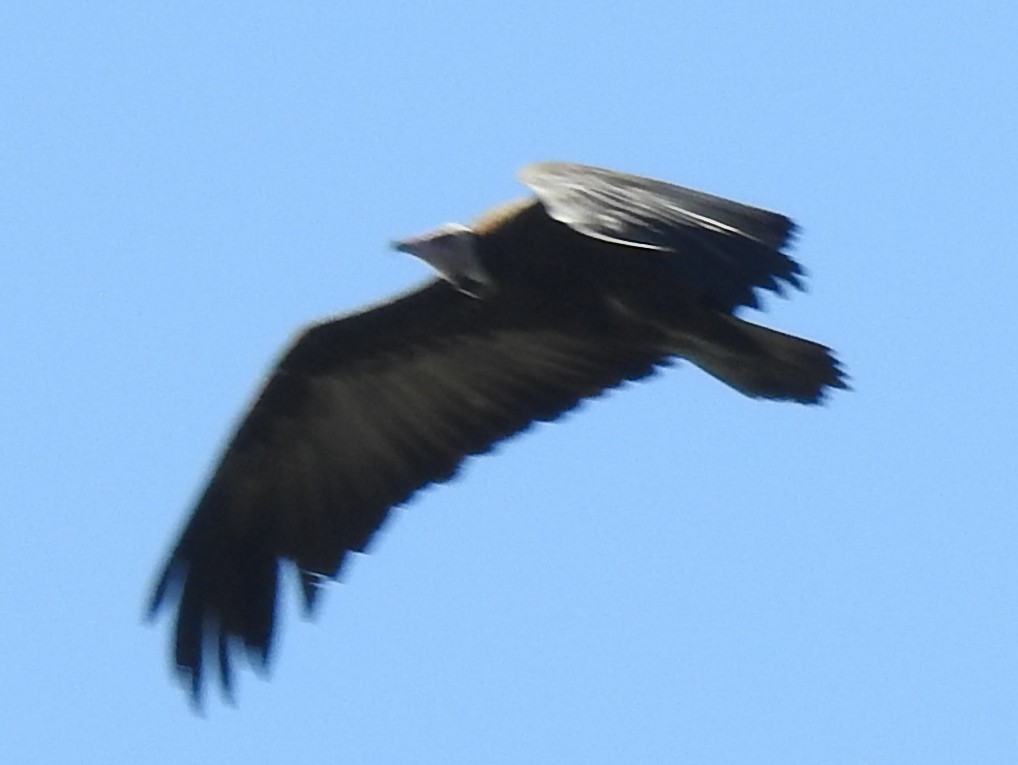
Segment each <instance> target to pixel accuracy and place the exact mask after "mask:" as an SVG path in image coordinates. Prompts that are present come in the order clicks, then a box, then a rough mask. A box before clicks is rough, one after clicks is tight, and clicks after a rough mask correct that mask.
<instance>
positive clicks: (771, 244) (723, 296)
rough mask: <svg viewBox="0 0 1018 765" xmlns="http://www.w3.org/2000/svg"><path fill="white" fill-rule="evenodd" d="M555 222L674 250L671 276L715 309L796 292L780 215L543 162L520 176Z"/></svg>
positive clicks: (796, 271) (795, 270) (788, 225)
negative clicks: (757, 292) (771, 293)
mask: <svg viewBox="0 0 1018 765" xmlns="http://www.w3.org/2000/svg"><path fill="white" fill-rule="evenodd" d="M520 180H521V181H523V183H525V184H526V185H527V186H529V187H530V188H531V189H532V190H533V191H534V193H535V194H536V195H537V197H538V199H540V201H541V202H542V204H543V205H544V206H545V208H546V209H547V211H548V214H549V215H550V216H551V217H552V218H554V219H555V220H557V221H559V222H561V223H564V224H566V225H567V226H569V227H570V228H572V229H574V230H576V231H579V232H580V233H582V234H585V235H587V236H590V237H593V238H595V239H601V240H604V241H607V242H612V243H615V244H624V245H629V246H632V247H637V248H642V249H651V250H660V251H665V252H675V253H677V254H679V255H680V256H681V257H679V258H675V259H674V262H673V264H672V265H673V267H674V269H675V272H676V273H677V274H678V275H679V276H680V277H681V278H682V279H683V280H684V281H685V283H686V284H687V285H688V286H689V287H691V288H694V289H697V290H698V291H700V293H701V294H702V295H703V296H704V297H705V298H706V299H708V300H709V301H710V302H711V304H712V305H713V307H715V308H717V309H718V310H724V311H730V310H732V309H733V308H735V307H736V306H739V305H746V306H751V307H756V305H757V301H756V297H755V296H754V294H753V290H754V288H757V287H760V288H764V289H770V290H775V291H778V292H780V291H781V287H782V285H781V283H782V282H785V283H787V284H790V285H792V286H794V287H796V288H799V289H801V288H802V284H801V280H800V279H799V276H800V275H802V274H803V270H802V268H801V267H800V266H799V264H798V263H796V262H795V261H794V260H792V259H791V258H790V257H789V256H788V255H786V254H785V253H784V252H782V248H783V247H785V245H786V244H787V243H788V241H789V239H790V238H791V236H792V233H793V231H794V227H795V226H794V224H793V223H792V221H791V220H789V219H788V218H786V217H785V216H783V215H779V214H777V213H773V212H768V211H766V210H760V209H757V208H755V207H749V206H747V205H742V204H739V203H738V202H732V201H730V200H727V199H722V198H721V197H716V196H713V195H711V194H705V193H703V192H701V191H694V190H693V189H687V188H683V187H682V186H675V185H672V184H670V183H664V182H662V181H656V180H652V179H650V178H641V177H640V176H636V175H627V174H625V173H617V172H614V171H612V170H605V169H602V168H597V167H588V166H585V165H575V164H569V163H564V162H542V163H538V164H533V165H528V166H526V167H524V168H523V169H522V170H521V171H520Z"/></svg>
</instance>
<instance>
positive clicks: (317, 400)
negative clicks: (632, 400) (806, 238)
mask: <svg viewBox="0 0 1018 765" xmlns="http://www.w3.org/2000/svg"><path fill="white" fill-rule="evenodd" d="M522 175H523V178H524V180H525V182H526V183H527V184H528V185H530V186H531V187H532V188H533V189H534V190H535V191H536V193H537V196H536V197H530V198H527V199H523V200H520V201H517V202H512V203H509V204H507V205H502V206H500V207H498V208H496V209H494V210H492V211H491V212H489V213H487V214H485V215H483V216H482V217H480V218H479V219H478V220H476V221H475V222H474V223H473V225H472V226H470V227H469V228H468V227H465V226H456V225H450V226H445V227H442V228H441V229H438V230H436V232H433V233H431V234H427V235H424V236H422V237H418V238H416V239H412V240H405V241H404V242H402V243H400V245H399V248H400V249H403V250H405V251H408V252H411V253H413V254H415V255H418V256H419V257H421V258H422V259H424V260H426V261H427V262H429V263H430V264H432V265H433V266H435V268H436V270H438V271H439V273H440V274H441V277H442V278H438V279H434V280H432V281H430V282H428V283H427V284H425V285H423V286H421V287H420V288H418V289H416V290H413V291H410V292H408V293H406V294H404V295H402V296H399V297H397V298H395V299H393V300H391V301H389V302H387V303H383V304H380V305H378V306H375V307H372V308H368V309H366V310H364V311H360V312H357V313H354V314H351V315H348V316H345V317H341V318H339V319H333V320H330V321H326V322H324V323H321V324H316V325H312V326H311V327H309V328H308V329H306V330H305V331H303V332H302V333H301V334H300V335H299V336H298V337H297V339H296V341H295V342H294V343H293V344H292V345H291V347H290V348H289V350H288V351H287V352H286V353H285V354H284V356H283V357H282V359H281V361H280V362H279V364H278V366H277V367H276V369H275V370H274V371H273V372H272V374H271V375H270V377H269V379H268V381H267V382H266V384H265V387H264V388H263V390H262V391H261V393H260V395H259V396H258V398H257V399H256V401H255V403H254V404H253V406H252V407H251V409H250V411H249V412H248V413H247V415H246V416H245V417H244V418H243V420H242V421H241V424H240V426H239V428H238V430H237V432H236V434H235V435H234V438H233V440H232V442H231V443H230V445H229V446H228V448H227V450H226V452H225V453H224V455H223V457H222V460H221V462H220V464H219V466H218V468H217V469H216V471H215V473H214V474H213V477H212V479H211V480H210V482H209V484H208V486H207V488H206V490H205V492H204V494H203V495H202V497H201V499H200V500H199V502H198V504H197V506H196V508H195V511H194V513H193V515H192V516H191V519H190V521H189V522H188V524H187V526H186V527H185V530H184V532H183V534H182V536H181V539H180V540H179V542H178V543H177V546H176V547H175V549H174V551H173V553H172V555H171V557H170V560H169V562H168V563H167V565H166V568H165V570H164V572H163V575H162V577H161V579H160V582H159V584H158V586H157V589H156V592H155V595H154V597H153V603H152V609H153V611H154V610H155V609H157V608H158V607H159V605H160V604H161V603H163V602H164V601H165V600H166V598H168V597H170V596H171V595H176V596H177V597H179V611H178V615H177V631H176V656H175V658H176V663H177V665H178V667H179V668H180V669H181V670H182V671H183V672H184V673H185V674H186V675H187V676H188V678H189V680H190V682H191V685H192V690H193V693H194V695H195V697H196V698H197V697H198V696H199V694H200V692H201V688H202V681H203V679H204V670H205V667H206V664H207V662H208V661H210V660H211V661H212V662H213V663H214V664H217V665H218V668H219V671H220V677H221V680H222V683H223V685H224V687H225V688H226V689H227V690H229V688H230V684H231V679H230V658H231V655H232V652H233V651H234V649H235V648H236V647H237V645H236V644H237V643H240V644H243V645H244V646H246V647H247V649H249V650H250V651H251V652H253V653H254V655H256V656H260V657H261V660H262V661H264V660H265V659H266V658H267V656H268V651H269V648H270V646H271V642H272V628H273V624H274V619H275V601H276V592H277V579H278V575H279V566H280V563H281V562H283V561H292V562H293V563H294V564H296V566H297V569H298V571H299V572H300V576H301V581H302V582H303V584H304V592H305V598H306V603H307V605H308V606H309V607H310V606H312V605H313V604H314V602H315V597H316V593H317V592H318V585H319V583H320V581H321V580H322V579H328V578H334V577H337V576H338V575H339V573H340V568H341V567H342V565H343V563H344V561H345V559H346V557H347V555H348V553H349V552H351V551H363V550H364V549H365V547H366V546H367V544H368V542H369V540H370V538H371V535H372V534H373V533H374V531H375V530H377V529H378V527H379V526H380V525H381V523H382V522H383V520H384V518H385V516H386V515H387V514H388V512H389V511H390V509H391V508H392V507H394V506H395V505H398V504H400V503H402V502H404V501H406V500H407V499H408V498H409V497H410V496H411V495H412V494H413V493H414V492H415V491H417V490H418V489H420V488H421V487H423V486H425V485H427V484H429V483H434V482H440V481H444V480H447V479H448V478H450V477H451V476H452V475H453V474H454V473H455V472H456V470H457V468H458V467H459V465H460V464H461V462H462V461H463V459H464V458H465V457H467V456H469V455H471V454H477V453H481V452H484V451H486V450H488V449H489V448H490V447H491V446H492V445H493V444H494V443H496V442H497V441H499V440H501V439H504V438H507V437H509V436H511V435H513V434H514V433H517V432H519V431H520V430H522V429H524V428H526V427H527V426H528V425H529V424H530V423H532V422H534V421H540V420H552V419H555V418H556V417H558V416H559V415H560V414H561V413H562V412H564V411H566V410H568V409H570V408H572V407H573V406H575V405H576V404H577V403H578V402H579V401H580V400H582V399H583V398H586V397H589V396H592V395H595V394H597V393H599V392H601V391H603V390H605V389H606V388H610V387H613V386H615V385H618V384H619V383H621V382H623V381H625V380H636V379H640V378H642V377H645V376H646V375H648V374H650V373H651V372H652V371H653V370H654V369H655V368H656V367H657V366H660V365H664V364H667V363H669V362H670V361H672V360H673V359H675V358H685V359H687V360H689V361H692V362H693V363H694V364H696V365H698V366H700V367H701V368H703V369H704V370H705V371H707V372H708V373H710V374H712V375H714V376H715V377H717V378H719V379H720V380H722V381H724V382H726V383H727V384H728V385H730V386H732V387H734V388H736V389H737V390H739V391H740V392H742V393H744V394H746V395H749V396H757V397H765V398H772V399H787V400H793V401H798V402H802V403H814V402H817V401H819V400H820V399H821V397H822V395H823V393H824V391H825V389H826V388H829V387H830V388H843V387H846V386H845V382H844V379H843V376H842V374H841V372H840V370H839V368H838V365H837V363H836V362H835V361H834V359H833V358H832V356H831V355H830V353H829V350H828V349H827V348H826V347H825V346H822V345H819V344H817V343H813V342H811V341H808V340H803V339H800V338H796V337H792V336H790V335H785V334H782V333H780V332H776V331H775V330H771V329H767V328H764V327H760V326H758V325H754V324H751V323H748V322H746V321H744V320H742V319H740V318H737V317H735V316H733V315H732V312H733V311H734V310H735V309H736V308H737V307H739V306H741V305H748V306H755V305H756V298H755V295H754V289H756V288H766V289H780V286H781V283H782V282H784V283H787V284H791V285H793V286H800V285H799V278H798V276H799V273H800V269H799V267H798V265H797V264H796V263H795V262H794V261H793V260H791V258H789V257H788V256H787V255H786V254H784V252H783V251H782V248H783V247H784V246H785V244H786V241H787V238H788V236H789V234H790V232H791V230H792V224H791V222H790V221H789V220H788V219H787V218H785V217H784V216H780V215H777V214H775V213H769V212H766V211H762V210H757V209H755V208H750V207H746V206H743V205H739V204H737V203H734V202H729V201H727V200H723V199H720V198H717V197H712V196H709V195H705V194H701V193H700V192H695V191H691V190H688V189H682V188H680V187H676V186H671V185H668V184H664V183H662V182H659V181H651V180H649V179H643V178H638V177H636V176H628V175H623V174H618V173H613V172H611V171H607V170H600V169H596V168H587V167H582V166H578V165H567V164H558V163H554V164H552V163H548V164H542V165H532V166H530V167H528V168H526V169H525V170H524V171H523V174H522ZM178 588H179V591H178Z"/></svg>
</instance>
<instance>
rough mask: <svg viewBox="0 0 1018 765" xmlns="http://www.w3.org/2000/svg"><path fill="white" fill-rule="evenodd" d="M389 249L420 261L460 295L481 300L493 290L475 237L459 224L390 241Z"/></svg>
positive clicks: (446, 225)
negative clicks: (462, 293) (464, 294)
mask: <svg viewBox="0 0 1018 765" xmlns="http://www.w3.org/2000/svg"><path fill="white" fill-rule="evenodd" d="M391 244H392V248H393V249H395V250H399V251H400V252H406V253H408V254H410V255H413V256H414V257H415V258H420V259H421V260H423V261H424V262H425V263H427V264H428V265H429V266H431V267H432V268H434V269H435V270H436V271H437V272H438V273H439V275H440V276H441V277H442V278H443V279H446V280H447V281H448V282H450V283H451V284H452V285H453V286H454V287H456V289H458V290H460V292H464V293H466V294H467V295H470V296H471V297H475V298H483V297H486V296H487V295H489V294H490V293H491V292H492V291H494V289H495V282H494V280H493V279H492V278H491V274H489V273H488V271H487V270H486V269H485V268H484V265H483V264H482V263H481V258H480V255H479V253H478V251H477V250H478V247H477V235H476V234H475V233H474V232H473V231H472V230H471V229H470V228H468V227H467V226H464V225H462V224H460V223H446V224H445V225H444V226H439V227H438V228H436V229H434V230H432V231H429V232H427V233H426V234H421V235H420V236H414V237H410V238H409V239H397V240H395V241H393V242H392V243H391Z"/></svg>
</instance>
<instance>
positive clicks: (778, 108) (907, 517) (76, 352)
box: [0, 0, 1018, 765]
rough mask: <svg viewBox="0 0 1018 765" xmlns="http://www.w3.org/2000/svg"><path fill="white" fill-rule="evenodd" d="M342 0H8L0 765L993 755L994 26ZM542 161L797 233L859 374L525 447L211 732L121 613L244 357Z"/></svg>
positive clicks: (999, 236)
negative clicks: (625, 179) (789, 223)
mask: <svg viewBox="0 0 1018 765" xmlns="http://www.w3.org/2000/svg"><path fill="white" fill-rule="evenodd" d="M210 5H211V6H212V8H210V7H209V6H210ZM350 5H351V4H341V3H325V2H320V3H311V4H295V3H260V2H254V3H252V2H245V3H226V2H224V3H213V4H209V3H193V2H182V3H172V4H168V3H142V4H138V3H105V2H98V3H59V2H52V3H50V2H33V3H27V2H26V3H9V4H6V5H5V8H4V10H3V11H2V12H0V73H2V74H0V351H2V353H3V373H2V375H0V402H2V404H0V407H2V411H3V420H2V426H0V458H2V459H0V464H2V465H3V480H2V482H0V504H2V515H0V616H2V623H3V629H2V630H0V656H3V660H2V662H0V720H2V722H0V729H2V730H0V760H2V761H3V762H10V763H19V765H20V764H23V763H59V762H75V763H117V762H145V763H157V764H158V763H180V762H240V761H244V762H268V761H275V762H301V761H328V762H342V763H415V764H418V765H421V764H425V763H451V762H463V763H519V762H532V763H567V762H583V763H620V762H647V763H652V762H684V763H685V762H688V763H754V764H756V763H781V764H782V765H793V764H796V763H810V764H815V763H824V764H825V765H836V764H840V763H846V764H853V765H854V764H857V763H867V764H872V763H895V764H900V763H923V764H924V765H930V764H931V763H983V764H985V763H1014V762H1018V512H1016V507H1015V504H1016V496H1018V481H1016V476H1015V454H1016V446H1018V443H1016V442H1018V437H1016V428H1015V422H1016V414H1018V405H1016V403H1015V401H1016V393H1015V391H1016V387H1018V361H1016V356H1018V344H1016V342H1015V332H1016V328H1018V307H1016V302H1015V285H1016V284H1018V265H1016V264H1018V253H1016V248H1015V242H1016V241H1018V231H1016V204H1018V127H1016V125H1018V85H1016V82H1018V43H1016V41H1018V6H1016V5H1015V4H1014V3H1013V2H983V3H978V2H976V3H971V4H958V3H941V2H934V3H928V2H923V3H920V2H913V3H908V2H902V3H884V2H857V3H816V2H794V1H790V2H777V3H731V2H727V3H726V2H717V0H711V1H710V2H672V1H671V0H668V1H667V2H664V1H662V2H647V3H632V2H631V3H596V2H594V3H592V2H586V3H579V2H549V0H542V1H541V2H519V3H474V4H467V3H462V2H420V3H410V2H400V3H396V2H385V1H383V0H377V1H376V2H373V3H363V4H359V5H358V7H357V8H354V9H350ZM541 159H562V160H572V161H579V162H587V163H593V164H599V165H604V166H608V167H614V168H617V169H621V170H627V171H631V172H637V173H642V174H649V175H653V176H656V177H660V178H664V179H668V180H672V181H675V182H678V183H683V184H686V185H691V186H695V187H699V188H703V189H706V190H709V191H712V192H715V193H718V194H721V195H724V196H728V197H732V198H735V199H739V200H742V201H745V202H749V203H754V204H758V205H761V206H765V207H769V208H772V209H776V210H779V211H782V212H785V213H787V214H789V215H791V216H792V217H794V218H795V219H796V220H797V221H798V222H799V223H800V224H801V225H802V227H803V230H802V236H801V237H800V238H799V241H798V244H797V248H796V254H797V256H798V258H799V259H800V260H801V261H802V262H803V263H804V264H806V266H807V267H808V268H809V269H810V272H811V275H812V280H811V289H810V292H809V293H808V294H802V295H796V296H794V299H792V300H789V301H783V300H780V299H777V298H775V299H769V300H768V301H767V305H768V308H769V311H768V313H767V314H757V316H758V317H759V318H760V319H761V320H762V321H764V322H767V323H770V324H772V325H774V326H777V327H780V328H782V329H785V330H788V331H792V332H796V333H800V334H803V335H806V336H808V337H813V338H816V339H819V340H822V341H824V342H826V343H828V344H830V345H832V346H833V347H835V348H836V349H837V351H838V352H839V354H840V356H841V357H842V358H843V359H844V361H845V362H846V364H847V366H848V369H849V371H850V372H851V374H852V376H853V379H854V383H855V386H856V390H855V391H854V392H853V393H850V394H837V395H835V396H834V397H833V399H832V401H831V402H830V404H829V405H828V406H827V407H824V408H805V407H796V406H792V405H782V404H772V403H762V402H754V401H750V400H748V399H744V398H742V397H740V396H739V395H737V394H735V393H734V392H732V391H731V390H728V389H727V388H725V387H724V386H722V385H720V384H718V383H717V382H715V381H714V380H712V379H710V378H708V377H707V376H705V375H703V374H702V373H700V372H698V371H697V370H695V369H693V368H691V367H689V366H682V367H680V368H677V369H673V370H671V371H669V372H668V373H666V374H663V375H660V376H658V377H657V378H655V379H654V380H652V381H651V382H650V383H648V384H644V385H640V386H629V387H627V388H626V389H624V390H623V391H621V392H619V393H616V394H612V395H610V396H608V397H606V398H605V399H604V400H599V401H597V402H594V403H591V404H588V405H586V406H584V407H583V408H582V410H581V411H580V413H579V414H577V415H575V416H573V417H570V418H569V419H567V420H566V422H565V423H564V424H557V425H550V426H540V427H538V428H536V429H535V430H534V431H533V432H531V433H529V434H527V435H526V436H524V437H522V438H519V439H517V440H515V441H513V442H511V443H509V444H506V445H504V446H503V447H502V448H500V449H499V450H498V452H497V456H496V457H494V458H490V457H489V458H484V459H478V460H475V461H473V462H471V463H470V464H469V465H468V467H467V469H466V470H465V471H464V473H463V475H462V477H461V478H460V479H459V480H457V481H456V482H454V483H452V484H450V485H447V486H443V487H440V488H437V489H431V490H429V491H427V492H425V493H424V494H423V495H421V496H419V497H418V498H417V499H416V500H415V501H414V502H413V503H412V504H411V505H409V506H407V507H405V508H403V509H401V510H400V511H399V512H398V513H397V514H396V518H395V519H394V520H393V521H392V522H390V523H389V525H388V526H387V527H386V529H385V530H384V532H383V533H382V534H381V535H380V537H379V538H378V539H377V541H376V544H375V545H374V547H373V549H372V551H371V554H370V555H367V556H358V558H357V560H356V561H354V564H353V565H352V566H351V567H350V568H349V577H348V579H347V581H346V582H344V583H343V584H341V585H336V586H335V587H333V588H331V589H330V591H329V592H328V593H327V596H326V598H325V601H324V603H323V606H324V607H323V609H322V611H321V614H320V616H319V618H318V619H317V621H316V622H315V623H313V624H312V623H308V622H305V621H303V620H302V619H301V618H300V616H299V614H297V613H296V611H295V609H294V601H293V597H292V596H293V595H294V594H295V590H294V588H293V587H292V586H288V587H287V590H286V594H287V597H288V598H289V602H288V603H287V605H286V609H285V614H284V623H283V627H282V631H281V641H280V645H279V650H278V652H277V654H276V657H275V659H276V660H275V662H274V663H273V666H272V671H271V680H270V681H269V682H263V681H261V680H260V679H258V677H257V676H256V675H255V674H254V673H251V672H247V671H245V672H243V673H242V674H241V675H240V677H239V689H238V698H239V706H238V707H237V708H231V707H229V706H226V705H224V704H222V703H220V701H219V700H218V698H217V697H216V696H214V695H213V696H212V697H211V698H210V702H211V703H210V704H209V705H208V710H207V714H206V715H205V717H204V718H200V717H197V716H195V715H193V714H192V712H191V710H190V708H189V706H188V704H187V702H186V698H185V695H184V693H183V692H182V691H181V689H180V688H179V687H178V686H177V685H176V683H175V682H174V679H173V677H172V676H171V674H170V666H169V655H168V640H169V626H170V625H169V621H168V620H166V619H164V620H163V621H161V622H159V623H157V624H156V625H154V626H153V625H147V624H144V623H143V622H142V611H143V604H144V601H145V598H146V597H147V594H148V589H149V587H150V586H151V584H152V579H153V577H154V574H155V572H156V569H157V567H158V565H159V564H160V562H161V560H162V558H163V556H164V554H165V553H166V552H167V550H168V547H169V545H170V543H171V541H172V539H173V538H174V536H175V534H176V533H177V530H178V528H179V525H180V523H181V522H182V521H183V519H184V517H185V514H186V513H187V511H188V507H189V505H190V503H191V501H192V500H193V499H194V498H195V495H196V493H197V492H198V490H199V489H200V488H201V486H202V483H203V480H204V476H205V475H206V473H207V471H208V470H209V468H210V467H211V465H212V462H213V460H214V459H215V457H216V455H217V453H218V450H219V449H220V447H221V445H222V443H223V440H224V438H225V437H226V435H227V433H228V432H229V430H230V428H231V426H232V424H233V422H234V420H235V418H236V417H237V416H238V414H239V413H240V412H241V410H242V409H243V407H244V406H245V404H246V402H247V400H248V399H249V397H250V396H251V395H252V394H253V393H254V391H255V390H256V387H257V385H258V384H259V381H260V379H261V376H262V375H263V374H264V373H265V371H266V370H267V369H268V367H269V366H270V364H271V363H272V362H273V360H274V359H275V357H276V354H277V353H278V352H279V351H280V349H281V346H282V345H283V344H284V343H285V342H286V341H287V339H288V338H289V336H290V335H291V333H292V332H294V331H295V329H296V328H297V327H299V326H300V325H302V324H303V323H306V322H308V321H311V320H313V319H315V318H318V317H322V316H325V315H328V314H331V313H335V312H340V311H346V310H350V309H352V308H355V307H357V306H359V305H362V304H363V303H365V302H368V301H371V300H376V299H379V298H383V297H385V296H387V295H390V294H391V293H393V292H395V291H397V290H400V289H403V288H406V287H408V286H410V285H412V284H414V283H415V282H416V281H419V280H421V279H423V278H425V277H426V276H427V272H426V270H425V269H424V267H423V266H422V265H421V264H419V263H417V262H415V261H413V260H412V259H410V258H407V257H406V256H403V255H399V254H397V253H393V252H391V251H389V250H387V249H386V243H387V242H388V241H389V240H390V239H391V238H393V237H397V236H403V235H408V234H413V233H417V232H419V231H421V230H423V229H425V228H428V227H430V226H432V225H435V224H438V223H442V222H445V221H451V220H452V221H468V220H469V219H470V218H471V217H472V216H473V215H474V214H475V213H477V212H479V211H481V210H483V209H485V208H487V207H488V206H490V205H492V204H495V203H497V202H499V201H502V200H505V199H509V198H511V197H512V196H514V195H518V194H521V193H522V188H521V187H520V186H519V185H518V184H517V183H516V182H515V180H514V173H515V171H516V169H517V168H518V167H519V166H521V165H523V164H525V163H527V162H531V161H534V160H541Z"/></svg>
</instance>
